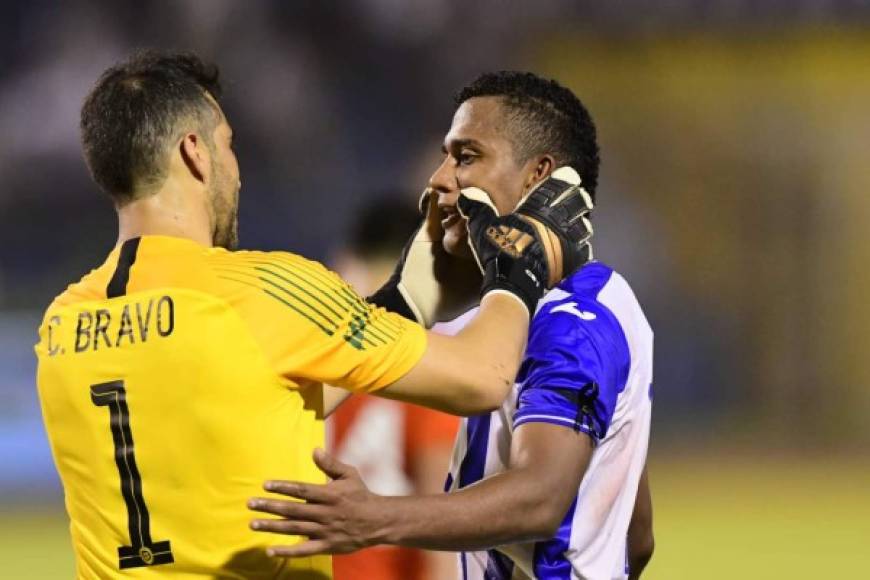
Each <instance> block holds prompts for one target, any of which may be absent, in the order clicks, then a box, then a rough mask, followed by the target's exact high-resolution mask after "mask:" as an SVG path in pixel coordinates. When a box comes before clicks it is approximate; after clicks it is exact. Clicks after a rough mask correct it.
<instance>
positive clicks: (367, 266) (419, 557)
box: [327, 195, 459, 580]
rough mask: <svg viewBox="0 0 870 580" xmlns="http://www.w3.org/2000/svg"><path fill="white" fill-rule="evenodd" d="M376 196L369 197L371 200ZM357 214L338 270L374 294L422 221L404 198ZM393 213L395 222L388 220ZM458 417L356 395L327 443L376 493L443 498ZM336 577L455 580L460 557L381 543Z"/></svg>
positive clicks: (346, 561)
mask: <svg viewBox="0 0 870 580" xmlns="http://www.w3.org/2000/svg"><path fill="white" fill-rule="evenodd" d="M364 197H366V198H367V197H368V196H364ZM375 199H376V201H374V202H373V203H371V204H367V205H366V206H365V207H364V208H362V209H361V211H359V212H357V213H356V215H357V220H356V221H355V223H354V225H353V226H352V231H351V233H350V239H349V240H348V241H347V244H346V245H345V246H344V247H343V248H342V249H341V250H339V252H338V254H337V256H336V258H335V260H334V263H333V266H334V267H335V270H336V272H338V273H339V275H341V276H342V277H343V278H344V279H345V280H346V281H348V282H350V284H351V285H352V286H353V287H354V289H355V290H356V291H357V292H358V293H360V294H362V295H369V294H371V293H373V292H374V291H375V290H377V289H378V288H380V287H381V286H382V285H383V283H384V282H385V281H386V280H387V279H388V278H389V277H390V275H391V274H392V271H393V268H394V267H395V256H397V255H398V254H399V253H400V252H401V251H402V247H403V246H404V245H405V241H406V240H407V239H408V237H409V236H410V235H411V234H412V232H413V229H414V225H415V223H416V222H418V221H419V219H420V217H419V214H418V212H417V211H416V210H415V209H414V207H413V206H412V205H411V204H410V203H403V202H402V201H400V196H399V195H391V196H380V197H375ZM386 216H389V219H386ZM458 427H459V420H458V418H457V417H454V416H452V415H448V414H446V413H441V412H438V411H433V410H431V409H427V408H425V407H420V406H417V405H411V404H407V403H402V402H399V401H390V400H387V399H383V398H380V397H373V396H369V395H364V394H360V395H357V396H352V397H349V398H348V399H347V400H346V401H345V402H344V403H342V404H341V405H340V406H339V407H338V408H337V409H336V410H335V412H334V413H333V414H332V416H331V417H330V419H329V421H328V422H327V440H328V443H329V447H330V448H331V450H332V451H333V452H334V453H335V454H336V455H337V456H338V457H339V458H341V460H342V461H345V462H347V463H350V464H352V465H354V466H356V468H357V469H358V470H359V471H360V474H361V475H362V477H363V479H364V480H365V481H366V483H367V484H368V485H369V487H370V488H372V489H376V490H378V492H379V493H382V494H387V495H407V494H412V493H413V494H420V493H422V494H426V493H438V492H440V491H442V489H443V485H444V472H445V470H446V468H447V466H448V464H449V462H450V454H451V452H452V449H453V439H454V437H455V436H456V430H457V428H458ZM333 567H334V574H335V578H336V580H368V579H370V578H379V579H381V580H435V579H438V580H451V579H453V578H456V564H455V562H454V556H453V554H450V553H447V552H434V551H424V550H416V549H413V548H405V547H399V546H377V547H373V548H369V549H365V550H360V551H359V552H356V553H353V554H347V555H340V556H335V557H334V558H333Z"/></svg>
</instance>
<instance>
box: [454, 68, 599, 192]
mask: <svg viewBox="0 0 870 580" xmlns="http://www.w3.org/2000/svg"><path fill="white" fill-rule="evenodd" d="M474 97H501V98H502V99H503V103H504V105H505V106H506V108H507V117H508V121H509V127H510V133H511V141H512V142H513V145H514V153H515V155H516V157H517V159H518V160H519V161H520V162H525V161H526V160H528V159H529V158H530V157H531V156H533V155H540V154H544V153H548V154H550V155H553V157H555V159H556V164H557V165H570V166H571V167H573V168H574V169H575V170H576V171H577V173H579V174H580V177H581V178H582V180H583V186H584V188H585V189H586V190H587V191H588V192H589V194H590V195H591V196H592V198H593V199H594V198H595V189H596V187H597V185H598V166H599V164H600V159H599V157H598V143H597V141H596V133H595V124H594V123H593V122H592V117H591V116H590V115H589V111H587V110H586V107H584V106H583V103H581V102H580V99H578V98H577V97H576V95H574V93H572V92H571V91H570V90H569V89H567V88H565V87H563V86H562V85H560V84H559V83H557V82H556V81H554V80H549V79H544V78H541V77H539V76H538V75H536V74H533V73H530V72H517V71H498V72H491V73H484V74H482V75H480V76H479V77H477V78H476V79H475V80H474V81H472V82H471V83H470V84H468V85H466V86H465V87H464V88H463V89H462V90H461V91H459V93H457V94H456V97H455V98H454V103H455V105H456V108H459V106H460V105H461V104H462V103H464V102H465V101H467V100H468V99H472V98H474Z"/></svg>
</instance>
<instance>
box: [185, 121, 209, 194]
mask: <svg viewBox="0 0 870 580" xmlns="http://www.w3.org/2000/svg"><path fill="white" fill-rule="evenodd" d="M179 153H181V159H182V160H183V161H184V165H185V167H187V170H188V171H190V173H191V175H193V178H194V179H196V180H197V181H200V182H202V183H205V182H206V179H207V176H208V175H210V173H209V166H210V164H211V159H210V158H209V156H208V150H207V148H206V146H205V143H203V141H202V138H201V137H200V136H199V135H197V134H196V133H187V134H185V135H184V137H183V138H182V139H181V143H180V144H179Z"/></svg>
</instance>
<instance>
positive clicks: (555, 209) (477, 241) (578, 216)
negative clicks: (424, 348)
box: [457, 167, 592, 315]
mask: <svg viewBox="0 0 870 580" xmlns="http://www.w3.org/2000/svg"><path fill="white" fill-rule="evenodd" d="M457 207H458V208H459V212H460V213H461V214H462V216H463V217H465V218H466V219H467V220H468V244H469V246H471V251H472V253H473V254H474V257H475V260H477V264H478V266H479V267H480V270H481V272H482V273H483V278H484V281H483V288H482V292H481V293H482V295H485V294H487V293H489V292H493V291H501V292H507V293H509V294H511V295H512V296H514V297H516V298H517V299H519V300H520V301H521V302H522V303H523V304H524V305H525V306H526V308H527V309H528V311H529V315H531V314H533V313H534V311H535V306H536V304H537V302H538V300H539V299H540V298H541V296H542V295H543V294H544V292H545V291H546V290H547V289H549V288H552V287H553V286H555V285H556V284H558V283H559V282H560V281H561V280H562V279H564V278H565V277H567V276H569V275H570V274H571V273H572V272H574V271H575V270H576V269H577V268H579V267H580V266H582V265H583V264H585V263H586V262H588V261H589V260H591V259H592V246H591V244H590V239H591V237H592V224H591V223H590V221H589V219H588V216H589V213H590V212H591V211H592V198H591V196H590V195H589V194H588V193H587V192H586V191H585V190H584V189H583V188H582V187H581V186H580V176H579V175H577V172H576V171H574V170H573V169H571V168H570V167H561V168H559V169H557V170H556V171H554V172H553V174H552V175H550V177H548V178H547V179H545V180H544V181H543V182H542V183H541V184H540V185H539V186H538V187H537V188H535V189H534V190H532V191H531V192H530V193H529V194H528V195H527V196H526V197H525V198H524V199H523V200H522V201H521V202H520V204H519V205H518V206H517V208H516V209H515V210H514V213H512V214H509V215H506V216H499V215H498V213H497V211H496V208H495V204H494V203H493V202H492V200H491V199H490V197H489V194H487V193H486V192H485V191H483V190H482V189H479V188H476V187H469V188H465V189H462V190H461V191H460V195H459V201H458V202H457Z"/></svg>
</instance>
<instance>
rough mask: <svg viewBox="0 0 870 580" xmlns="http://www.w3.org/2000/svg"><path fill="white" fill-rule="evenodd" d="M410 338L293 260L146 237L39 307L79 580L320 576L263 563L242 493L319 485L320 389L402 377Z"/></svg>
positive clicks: (395, 320)
mask: <svg viewBox="0 0 870 580" xmlns="http://www.w3.org/2000/svg"><path fill="white" fill-rule="evenodd" d="M424 348H425V336H424V334H423V331H422V329H420V328H419V327H417V326H416V325H412V324H411V323H407V322H406V321H404V319H401V318H400V317H398V316H395V315H392V314H388V313H385V312H384V311H382V310H378V309H373V308H372V307H371V306H369V305H368V304H366V303H365V302H364V301H362V300H361V299H360V298H359V297H358V296H357V295H356V294H355V293H354V292H353V291H352V290H350V288H349V287H348V286H347V285H346V284H345V283H344V282H342V281H341V280H340V279H339V278H338V277H337V276H335V275H334V274H332V273H331V272H328V271H327V270H326V269H324V268H323V267H322V266H320V265H319V264H317V263H315V262H311V261H308V260H305V259H303V258H301V257H298V256H295V255H293V254H289V253H277V252H272V253H263V252H229V251H227V250H223V249H220V248H206V247H204V246H201V245H199V244H197V243H196V242H193V241H190V240H184V239H180V238H171V237H159V236H146V237H142V238H135V239H133V240H129V241H127V242H126V243H124V244H123V245H122V246H120V247H119V248H116V249H115V250H114V251H113V252H112V253H111V254H110V255H109V257H108V258H107V260H106V262H105V263H104V264H103V265H101V266H100V267H99V268H97V269H96V270H94V271H92V272H91V273H90V274H88V275H87V276H85V277H84V278H83V279H82V280H81V281H80V282H78V283H76V284H73V285H71V286H70V287H69V288H68V289H67V290H66V291H65V292H64V293H63V294H61V295H60V296H59V297H58V298H57V299H55V301H54V302H53V303H52V305H51V306H50V307H49V309H48V311H47V312H46V315H45V318H44V321H43V323H42V325H41V328H40V341H39V344H38V345H37V346H36V352H37V356H38V359H39V370H38V387H39V395H40V399H41V403H42V408H43V415H44V420H45V424H46V429H47V432H48V436H49V440H50V442H51V446H52V451H53V454H54V458H55V462H56V465H57V468H58V471H59V473H60V476H61V479H62V481H63V484H64V489H65V496H66V506H67V511H68V513H69V516H70V526H71V533H72V537H73V544H74V548H75V553H76V565H77V573H78V577H80V578H109V577H113V578H114V577H130V578H138V577H149V576H153V575H157V574H159V575H160V576H162V577H171V578H196V577H221V578H283V577H293V578H329V577H331V562H330V560H329V558H328V557H315V558H302V559H294V560H291V561H286V562H285V561H283V560H276V559H271V558H268V557H267V556H266V554H265V551H264V549H265V547H266V546H267V545H269V544H270V543H271V542H270V538H269V536H267V535H263V534H255V533H253V532H252V531H250V530H249V528H248V521H249V519H250V517H249V513H248V511H247V510H246V507H245V501H246V499H247V498H248V497H250V496H254V495H258V494H260V493H262V491H261V487H260V486H261V483H262V481H263V480H265V479H268V478H270V477H274V475H275V474H282V475H283V474H286V476H287V478H288V479H297V480H307V481H318V480H320V479H322V477H323V476H322V475H321V474H320V472H319V471H318V470H317V469H316V468H315V466H314V465H313V463H312V461H311V450H312V448H314V447H316V446H319V445H322V444H323V425H322V417H321V407H322V406H321V401H320V397H321V389H320V388H318V387H313V386H312V387H310V388H308V389H302V388H301V386H303V385H304V384H306V382H307V381H329V382H331V383H333V384H338V385H342V386H346V387H348V388H353V389H356V390H361V391H371V390H374V389H378V388H380V387H382V386H385V385H387V384H389V383H391V382H393V381H394V380H396V379H397V378H398V377H400V376H401V375H403V374H404V373H406V372H407V371H408V370H409V369H410V368H411V367H412V366H413V365H414V364H415V363H416V362H417V360H418V359H419V357H420V356H421V354H422V352H423V349H424Z"/></svg>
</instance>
